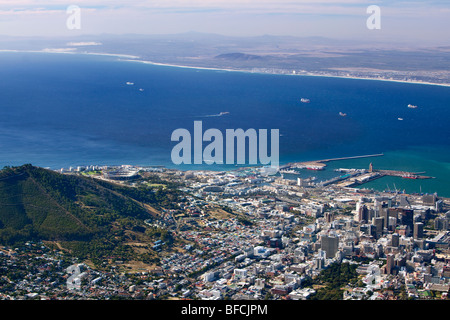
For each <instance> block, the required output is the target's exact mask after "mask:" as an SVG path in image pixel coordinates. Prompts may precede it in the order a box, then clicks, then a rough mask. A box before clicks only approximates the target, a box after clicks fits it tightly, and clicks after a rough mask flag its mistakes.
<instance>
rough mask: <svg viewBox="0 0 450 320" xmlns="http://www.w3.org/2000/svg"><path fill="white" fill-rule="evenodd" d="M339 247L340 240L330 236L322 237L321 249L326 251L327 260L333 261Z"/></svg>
mask: <svg viewBox="0 0 450 320" xmlns="http://www.w3.org/2000/svg"><path fill="white" fill-rule="evenodd" d="M338 246H339V238H338V237H332V236H328V235H322V236H321V237H320V248H321V249H322V250H323V251H325V253H326V257H327V259H331V258H333V257H334V256H335V255H336V252H337V251H338Z"/></svg>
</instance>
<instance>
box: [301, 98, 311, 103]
mask: <svg viewBox="0 0 450 320" xmlns="http://www.w3.org/2000/svg"><path fill="white" fill-rule="evenodd" d="M300 101H301V102H303V103H309V102H310V101H311V100H309V99H308V98H301V99H300Z"/></svg>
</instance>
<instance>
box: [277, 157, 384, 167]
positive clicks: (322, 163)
mask: <svg viewBox="0 0 450 320" xmlns="http://www.w3.org/2000/svg"><path fill="white" fill-rule="evenodd" d="M383 155H384V154H383V153H377V154H367V155H362V156H350V157H341V158H331V159H323V160H312V161H305V162H292V163H288V164H286V165H284V166H281V167H280V169H288V168H307V167H314V168H316V169H319V170H320V169H324V168H325V167H326V164H325V163H326V162H330V161H339V160H351V159H359V158H370V157H381V156H383Z"/></svg>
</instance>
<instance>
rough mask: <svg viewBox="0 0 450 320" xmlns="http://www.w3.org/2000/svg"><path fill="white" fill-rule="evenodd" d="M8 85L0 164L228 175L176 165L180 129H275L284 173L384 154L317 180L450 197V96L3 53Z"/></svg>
mask: <svg viewBox="0 0 450 320" xmlns="http://www.w3.org/2000/svg"><path fill="white" fill-rule="evenodd" d="M0 79H1V80H0V94H1V96H0V148H1V150H2V152H1V154H0V166H1V167H3V166H7V165H9V166H15V165H21V164H25V163H31V164H33V165H37V166H41V167H50V168H53V169H58V168H62V167H64V168H68V167H70V166H79V165H118V164H133V165H145V166H152V165H163V166H166V167H169V168H179V169H212V170H216V169H223V168H221V167H218V166H217V165H208V164H204V165H191V166H181V167H180V166H176V165H174V164H173V162H172V161H171V151H172V148H173V147H174V146H175V144H176V142H173V141H171V134H172V132H173V131H174V130H175V129H178V128H185V129H188V130H189V131H190V132H193V125H194V121H196V120H199V121H202V124H203V130H206V129H208V128H217V129H219V130H221V131H223V132H225V129H237V128H242V129H244V130H246V129H249V128H254V129H268V130H270V129H279V130H280V162H281V163H282V164H283V163H288V162H293V161H306V160H319V159H329V158H339V157H348V156H359V155H366V154H377V153H383V154H384V156H381V157H376V158H361V159H353V160H342V161H336V162H329V163H328V164H327V169H326V170H325V171H323V172H321V173H320V174H321V175H323V178H324V179H325V178H328V177H330V176H332V175H336V173H335V172H334V171H333V169H335V168H351V167H353V168H368V166H369V163H373V166H374V168H382V169H396V170H404V171H414V172H426V175H430V176H433V177H435V179H429V180H414V181H409V180H408V179H401V178H387V177H386V178H382V179H379V180H376V181H373V182H371V183H369V184H367V187H369V188H374V189H380V190H384V189H386V188H391V189H393V188H396V189H399V190H403V189H405V190H406V192H428V193H434V192H437V193H438V194H439V195H441V196H449V197H450V126H449V124H448V120H449V119H450V88H449V87H442V86H434V85H422V84H421V85H418V84H409V83H395V82H387V81H372V80H358V79H339V78H329V77H313V76H294V75H271V74H258V73H245V72H232V71H219V70H204V69H192V68H179V67H170V66H157V65H151V64H144V63H141V62H135V61H123V60H120V59H118V58H117V57H111V56H95V55H78V54H52V53H22V52H20V53H19V52H2V53H0ZM127 82H128V84H127ZM301 98H308V99H310V102H309V103H301V102H300V99H301ZM408 104H413V105H417V106H418V107H417V108H416V109H413V108H408V107H407V105H408ZM340 112H342V113H345V114H346V116H341V115H339V113H340ZM221 113H222V114H221ZM399 118H400V119H402V120H399ZM305 171H306V170H305ZM302 174H304V175H310V174H311V173H310V172H304V173H303V172H302ZM318 174H319V173H318ZM406 180H408V181H406ZM394 185H395V186H394Z"/></svg>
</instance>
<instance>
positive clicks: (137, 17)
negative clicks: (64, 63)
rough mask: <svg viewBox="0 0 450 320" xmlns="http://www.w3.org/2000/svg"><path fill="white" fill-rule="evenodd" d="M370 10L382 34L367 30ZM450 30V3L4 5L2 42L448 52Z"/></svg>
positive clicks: (70, 0) (195, 0) (12, 0)
mask: <svg viewBox="0 0 450 320" xmlns="http://www.w3.org/2000/svg"><path fill="white" fill-rule="evenodd" d="M371 5H376V6H378V8H379V9H380V11H379V16H378V17H375V18H376V19H377V20H376V22H377V23H378V22H379V24H378V25H379V28H375V29H370V28H368V26H367V20H368V19H370V18H371V17H372V18H374V17H373V16H372V14H373V13H374V12H373V11H372V12H370V13H368V12H367V8H368V7H369V6H371ZM73 6H75V7H73ZM72 7H73V8H79V10H78V11H68V9H69V8H72ZM371 21H372V23H374V21H375V20H371ZM449 30H450V0H409V1H403V0H128V1H127V0H108V1H105V0H0V35H9V36H47V37H55V36H73V35H87V34H102V33H108V34H127V33H136V34H173V33H184V32H192V31H193V32H205V33H217V34H222V35H230V36H255V35H267V34H269V35H291V36H301V37H308V36H321V37H330V38H340V39H341V38H347V39H365V40H368V39H369V40H370V39H374V40H388V41H412V42H419V43H420V42H424V43H436V44H443V45H448V44H449V43H450V32H449Z"/></svg>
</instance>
